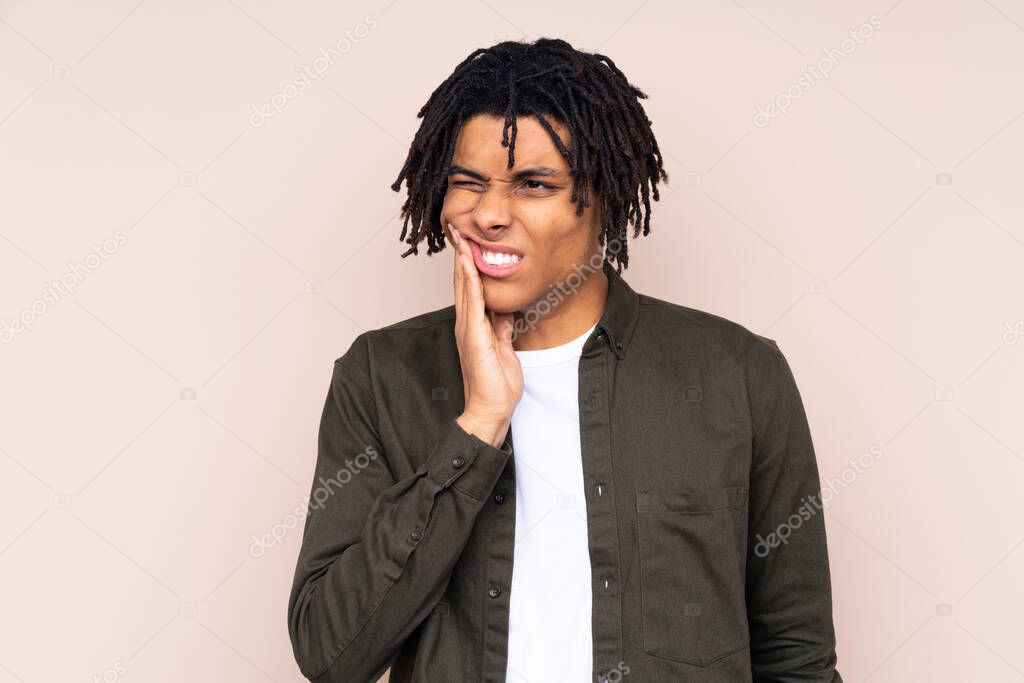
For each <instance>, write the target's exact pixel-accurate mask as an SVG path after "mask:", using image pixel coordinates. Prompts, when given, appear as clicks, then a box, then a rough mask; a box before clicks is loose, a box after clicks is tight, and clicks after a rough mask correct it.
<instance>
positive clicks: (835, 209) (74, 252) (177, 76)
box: [0, 0, 1024, 683]
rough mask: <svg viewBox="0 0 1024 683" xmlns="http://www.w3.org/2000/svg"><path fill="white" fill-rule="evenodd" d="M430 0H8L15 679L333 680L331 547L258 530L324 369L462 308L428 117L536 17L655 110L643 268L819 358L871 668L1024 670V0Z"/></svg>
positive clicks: (857, 663) (789, 349) (314, 403)
mask: <svg viewBox="0 0 1024 683" xmlns="http://www.w3.org/2000/svg"><path fill="white" fill-rule="evenodd" d="M342 4H343V5H344V7H339V5H342ZM427 5H428V3H416V2H412V1H411V0H397V1H396V2H391V3H390V4H389V3H388V2H387V1H386V0H385V1H382V2H360V3H336V2H310V3H303V5H302V6H301V9H299V8H298V6H297V5H295V4H294V3H285V2H259V1H254V0H206V1H203V2H199V1H198V0H186V1H185V2H169V1H168V0H143V2H138V0H128V1H125V2H115V1H107V2H92V3H79V2H45V1H44V2H34V3H29V2H10V1H7V2H0V62H2V64H3V68H2V70H0V160H2V161H0V273H2V276H0V277H2V285H3V286H2V287H0V321H2V323H0V338H2V341H4V343H3V344H0V377H2V382H3V391H2V392H0V482H2V495H0V683H13V682H15V681H21V682H24V683H42V682H58V681H59V682H61V683H66V682H70V681H92V680H107V681H120V680H125V681H152V682H157V683H159V682H163V681H175V682H177V681H219V682H220V681H260V680H270V681H278V682H280V683H286V682H291V681H300V680H302V678H301V676H300V675H299V674H298V671H297V668H296V667H295V665H294V663H293V660H292V656H291V651H290V646H289V643H288V638H287V632H286V620H285V606H286V600H287V594H288V589H289V587H290V582H291V577H292V571H293V568H294V562H295V556H296V552H297V549H298V545H299V541H300V535H301V531H300V530H299V529H291V530H289V531H287V533H285V534H284V535H283V538H282V539H281V542H280V544H275V543H271V544H267V545H265V546H255V545H254V541H253V538H259V537H260V536H262V535H264V534H268V533H270V532H271V530H273V529H274V528H275V525H281V526H279V527H277V528H278V529H281V528H283V527H284V526H285V525H288V524H291V523H294V522H295V521H296V519H295V510H296V509H297V508H298V506H299V505H300V502H301V500H302V497H303V496H305V495H307V494H308V492H309V482H310V478H311V475H312V468H313V464H314V459H315V442H316V428H317V425H318V421H319V417H320V410H321V408H322V405H323V400H324V396H325V393H326V389H327V383H328V381H329V378H330V371H331V363H332V361H333V360H334V359H335V358H336V357H338V356H339V355H341V353H343V352H344V351H345V350H346V349H347V348H348V345H349V343H350V342H351V340H352V338H353V337H354V336H355V335H356V334H358V333H359V332H361V331H363V330H367V329H371V328H375V327H380V326H383V325H385V324H388V323H391V322H394V321H397V320H399V319H402V318H405V317H409V316H412V315H415V314H417V313H420V312H423V311H426V310H429V309H433V308H438V307H441V306H444V305H447V304H448V303H449V300H450V296H451V294H450V281H451V275H450V273H451V252H450V251H448V252H446V253H444V254H443V255H439V256H434V257H431V258H427V257H425V256H424V255H423V254H422V253H421V255H420V256H419V257H410V258H407V259H405V260H402V259H400V258H399V256H398V255H399V254H400V253H401V251H403V250H404V247H405V245H403V244H402V243H401V242H399V241H398V234H399V231H400V225H399V223H398V221H397V220H396V215H397V212H398V208H399V205H400V202H401V199H402V197H400V196H399V195H398V194H396V193H394V192H392V191H391V190H390V189H389V187H388V186H389V185H390V183H391V182H392V181H393V180H394V178H395V176H396V175H397V173H398V169H399V168H400V166H401V164H402V162H403V161H404V158H405V154H406V151H407V146H408V144H409V142H410V140H411V138H412V136H413V134H414V132H415V130H416V127H417V124H418V119H416V117H415V114H416V111H417V110H418V109H419V107H420V106H421V105H422V104H423V102H425V101H426V98H427V97H428V95H429V94H430V92H431V90H432V89H433V88H434V87H435V86H436V85H437V84H438V83H440V81H441V80H442V79H443V78H445V77H446V76H447V75H448V74H449V73H450V72H451V69H452V68H453V67H454V66H455V64H456V63H457V62H458V61H460V60H461V59H463V57H465V55H467V54H468V53H469V52H470V51H471V50H473V49H475V48H476V47H479V46H486V45H490V44H492V43H493V42H496V41H498V40H501V39H518V38H529V39H532V38H536V37H539V36H542V35H548V36H559V37H563V38H566V39H567V40H569V41H570V42H572V43H573V44H574V45H576V46H577V47H580V48H583V49H587V50H592V51H593V50H596V51H599V52H603V53H605V54H608V55H609V56H611V57H612V59H614V60H615V61H616V63H617V64H618V65H619V66H620V67H621V68H622V69H623V70H624V71H625V72H626V74H627V75H628V76H629V77H630V79H631V81H632V82H633V83H635V84H636V85H638V86H639V87H640V88H641V89H643V90H645V91H646V92H647V93H648V94H649V95H650V99H649V100H648V101H647V102H646V104H645V106H646V107H647V112H648V115H649V116H650V118H651V119H652V120H653V121H654V123H655V132H656V134H657V135H658V139H659V142H660V144H661V148H662V150H663V151H664V153H665V155H666V165H667V170H668V172H669V174H670V176H671V183H670V185H669V186H668V187H666V188H665V189H664V191H663V192H664V194H663V200H662V201H661V202H660V203H659V204H656V205H655V206H656V209H655V215H654V220H653V226H654V229H653V233H652V234H651V235H650V236H649V237H647V238H644V239H642V240H640V241H638V242H636V243H634V245H633V247H632V249H631V254H632V261H631V262H632V266H631V268H630V269H628V270H627V271H625V277H626V279H627V281H628V282H629V283H630V284H631V285H632V286H633V287H634V288H636V289H637V290H639V291H642V292H645V293H648V294H651V295H653V296H657V297H659V298H664V299H669V300H672V301H676V302H679V303H681V304H685V305H688V306H693V307H697V308H701V309H704V310H708V311H711V312H714V313H717V314H719V315H723V316H725V317H728V318H731V319H733V320H736V321H738V322H741V323H743V324H744V325H746V326H748V327H749V328H750V329H751V330H754V331H756V332H759V333H761V334H765V335H768V336H770V337H773V338H775V339H776V340H778V342H779V345H780V347H781V348H782V349H783V351H784V352H785V353H786V354H787V357H788V358H789V360H790V363H791V365H792V367H793V369H794V372H795V374H796V375H797V380H798V382H799V385H800V388H801V391H802V394H803V397H804V401H805V404H806V407H807V411H808V415H809V419H810V422H811V428H812V432H813V436H814V440H815V445H816V447H817V450H818V458H819V464H820V469H821V472H822V477H823V479H826V480H833V481H835V482H838V486H836V493H835V495H834V497H833V499H832V500H831V501H830V504H829V506H828V508H827V525H828V538H829V550H830V555H831V561H832V572H833V581H834V593H835V594H834V599H835V615H836V624H837V629H838V634H839V662H840V670H841V672H842V673H843V675H844V678H845V679H846V680H847V681H848V682H850V683H856V682H859V681H872V683H883V682H893V683H905V682H906V681H911V680H913V681H921V680H927V681H932V682H935V683H944V682H946V681H972V682H973V681H986V682H987V683H1000V682H1003V681H1006V682H1011V681H1013V682H1020V681H1022V680H1024V650H1022V649H1021V648H1020V647H1019V646H1020V643H1021V636H1022V627H1021V624H1020V615H1021V611H1022V608H1024V587H1022V585H1021V582H1020V576H1021V575H1022V574H1024V545H1022V543H1021V542H1022V540H1024V539H1022V537H1024V525H1022V523H1021V522H1022V519H1024V496H1022V495H1021V487H1022V485H1024V431H1022V427H1021V419H1020V418H1021V413H1022V410H1021V408H1022V403H1024V400H1022V393H1021V386H1022V384H1024V343H1022V342H1024V296H1022V294H1024V269H1022V265H1024V227H1022V224H1024V201H1022V192H1021V185H1022V182H1021V181H1022V180H1024V178H1022V175H1024V174H1022V173H1021V170H1020V159H1021V158H1022V155H1024V120H1022V114H1024V90H1022V89H1021V88H1020V78H1021V73H1022V72H1024V3H1021V2H1020V1H1019V0H992V1H991V2H989V1H987V0H941V1H938V2H926V1H925V0H902V1H899V2H897V1H896V0H887V1H886V2H875V1H872V0H860V1H858V2H852V1H850V2H845V3H820V2H811V1H809V0H804V1H797V2H791V3H779V2H775V3H772V2H765V1H759V0H747V1H746V2H729V1H725V0H722V1H714V2H702V3H670V2H667V1H666V0H660V1H656V0H651V1H648V2H641V1H634V2H603V3H597V4H596V5H595V4H594V3H583V2H567V3H551V2H534V1H528V2H521V3H514V4H512V5H509V4H508V3H502V4H500V5H499V4H498V3H492V2H482V1H481V2H460V3H456V2H448V3H438V2H434V3H429V9H428V8H427ZM823 5H827V6H823ZM872 16H874V17H875V20H874V21H875V22H876V25H874V26H873V25H872V23H871V22H872ZM865 25H866V26H868V27H869V28H870V29H873V33H872V35H871V36H870V37H869V38H866V39H862V40H861V41H860V43H857V42H854V41H847V42H846V43H845V45H846V46H847V47H849V46H850V44H851V43H852V44H853V46H854V47H853V48H852V49H850V50H849V51H848V52H847V51H844V52H843V54H842V55H841V56H840V55H838V53H836V52H835V50H836V49H840V50H841V49H843V45H844V43H843V40H844V38H848V37H849V31H850V30H851V29H853V30H857V29H858V27H863V26H865ZM876 26H877V27H876ZM865 30H867V29H865ZM339 39H342V47H343V48H344V52H341V51H339V52H338V53H337V56H336V57H334V58H333V62H332V63H330V64H329V68H327V69H326V71H325V72H323V77H322V78H318V79H316V80H314V81H313V82H312V84H311V85H310V87H308V88H306V89H305V90H303V91H301V92H291V91H288V92H286V91H285V90H284V87H285V85H286V84H287V83H288V82H289V81H290V79H292V78H293V77H295V75H296V74H297V73H298V71H297V69H302V68H303V67H310V68H312V67H313V66H314V62H315V60H316V59H317V57H318V56H319V55H320V52H318V49H319V48H324V49H325V50H326V49H327V48H328V47H330V46H336V45H337V44H338V41H339ZM345 39H349V42H345ZM825 49H832V52H831V54H832V60H833V61H834V64H833V68H832V69H831V72H830V77H829V78H828V79H824V78H820V77H819V78H818V80H816V81H810V84H809V85H807V83H808V81H806V80H805V81H804V85H801V84H800V82H799V79H800V78H801V76H802V75H804V74H805V73H806V71H805V68H806V67H807V66H808V65H815V64H817V63H818V62H819V60H822V59H826V58H827V57H826V52H825V51H824V50H825ZM321 65H322V63H321ZM820 68H825V67H824V66H822V67H820ZM819 73H820V72H819ZM805 78H806V76H805ZM791 86H792V87H793V89H794V90H793V93H795V94H796V95H799V97H797V98H796V99H794V100H792V102H791V104H790V106H789V107H788V109H787V113H785V114H779V115H777V116H774V117H768V118H767V120H764V119H762V120H761V121H760V122H759V123H762V124H763V123H767V124H768V125H757V123H755V120H754V115H755V113H756V112H757V106H758V105H762V106H766V105H767V104H768V103H769V102H770V101H772V100H775V99H776V98H777V97H779V96H781V95H784V94H785V93H787V91H788V90H790V88H791ZM272 101H276V102H277V103H278V104H279V105H280V107H279V111H277V112H275V113H274V115H273V116H270V117H265V120H262V121H261V120H259V119H258V117H253V116H252V112H253V107H254V106H256V107H259V106H260V105H262V104H263V103H266V102H272ZM105 241H106V242H105ZM104 243H105V245H106V246H104ZM425 249H426V247H425V245H424V246H423V251H424V252H425ZM94 250H96V251H94ZM90 255H91V256H90ZM90 263H91V265H90ZM76 264H83V265H76ZM62 279H63V280H64V281H66V282H69V283H71V284H73V285H74V291H73V293H72V292H70V291H66V290H65V292H64V293H62V294H60V295H58V296H52V295H48V294H47V292H48V290H50V289H51V287H52V285H50V284H48V283H51V282H52V281H53V280H62ZM14 319H25V320H29V321H30V322H31V330H28V329H26V330H24V331H20V332H15V331H13V330H12V329H8V330H7V332H3V330H4V324H6V325H8V326H9V325H10V324H11V321H12V320H14ZM872 449H873V450H872ZM862 454H868V456H867V463H868V465H869V466H863V465H862V466H860V467H859V468H856V469H855V468H854V466H853V465H851V463H850V461H851V460H854V461H855V462H856V461H857V460H858V459H859V458H861V456H862ZM861 462H862V463H863V462H864V461H863V460H862V461H861ZM97 677H98V678H97ZM537 683H541V682H537Z"/></svg>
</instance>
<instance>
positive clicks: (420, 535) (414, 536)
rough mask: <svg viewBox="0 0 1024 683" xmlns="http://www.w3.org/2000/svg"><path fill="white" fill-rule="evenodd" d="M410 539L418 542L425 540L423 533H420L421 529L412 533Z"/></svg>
mask: <svg viewBox="0 0 1024 683" xmlns="http://www.w3.org/2000/svg"><path fill="white" fill-rule="evenodd" d="M409 538H411V539H412V540H414V541H418V540H420V539H421V538H423V532H422V531H420V530H419V529H413V530H412V533H411V534H409Z"/></svg>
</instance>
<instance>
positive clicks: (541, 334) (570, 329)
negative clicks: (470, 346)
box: [512, 270, 608, 351]
mask: <svg viewBox="0 0 1024 683" xmlns="http://www.w3.org/2000/svg"><path fill="white" fill-rule="evenodd" d="M550 292H552V293H554V294H555V295H556V296H555V301H554V302H552V301H551V299H550V298H548V295H547V293H545V296H544V297H543V298H542V299H540V300H539V301H538V302H535V303H533V304H530V305H529V306H528V307H527V308H526V310H525V311H518V312H516V328H515V329H517V330H521V331H520V332H519V333H518V334H517V335H516V336H515V338H514V339H513V340H512V347H513V348H514V349H515V350H516V351H536V350H539V349H547V348H550V347H552V346H558V345H560V344H565V343H568V342H570V341H572V340H573V339H576V338H577V337H579V336H580V335H581V334H583V333H584V332H585V331H586V330H588V329H590V328H591V327H592V326H593V325H594V324H596V323H597V321H598V320H600V319H601V316H602V315H603V314H604V308H605V302H606V301H607V299H608V276H607V275H605V273H604V271H603V270H598V271H597V272H594V273H591V274H590V275H588V276H587V279H586V280H584V281H583V283H582V284H580V286H579V287H577V288H576V289H575V290H574V289H570V288H569V287H566V286H564V284H563V285H561V286H559V287H554V288H552V289H551V290H550ZM541 301H543V302H546V303H545V305H544V306H543V307H540V308H539V310H538V307H537V304H538V303H540V302H541ZM548 304H550V305H548ZM541 310H543V311H545V312H546V313H545V315H543V316H542V315H540V311H541Z"/></svg>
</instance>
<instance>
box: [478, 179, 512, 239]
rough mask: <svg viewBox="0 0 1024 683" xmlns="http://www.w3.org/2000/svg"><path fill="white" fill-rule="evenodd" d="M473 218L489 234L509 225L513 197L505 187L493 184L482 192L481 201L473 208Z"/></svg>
mask: <svg viewBox="0 0 1024 683" xmlns="http://www.w3.org/2000/svg"><path fill="white" fill-rule="evenodd" d="M473 220H474V221H476V224H477V226H479V228H480V230H481V231H483V232H486V233H489V234H491V233H497V232H500V231H501V230H504V229H505V228H507V227H508V226H509V224H510V223H511V222H512V209H511V199H510V198H509V197H508V196H507V194H506V192H505V188H504V187H501V186H492V187H490V188H488V189H487V190H486V191H485V192H483V193H481V195H480V201H478V202H477V205H476V208H475V209H474V210H473Z"/></svg>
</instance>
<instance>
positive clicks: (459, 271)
mask: <svg viewBox="0 0 1024 683" xmlns="http://www.w3.org/2000/svg"><path fill="white" fill-rule="evenodd" d="M448 228H449V229H450V230H451V231H452V235H453V238H452V239H453V243H454V244H455V255H454V257H453V258H452V268H453V269H454V270H453V271H452V280H453V283H454V289H455V324H456V326H458V325H459V322H460V321H462V320H465V295H464V294H463V289H464V287H465V276H464V274H465V268H464V266H463V263H462V249H461V248H460V247H459V242H462V241H463V240H461V239H459V237H458V235H457V232H458V231H457V230H456V229H455V226H453V225H452V224H451V223H449V224H448Z"/></svg>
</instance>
